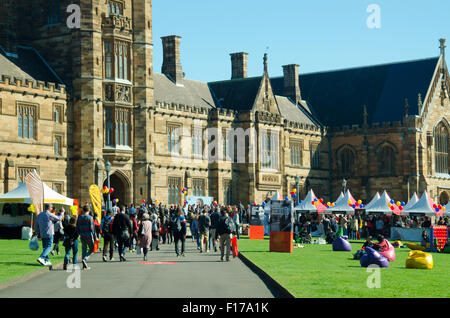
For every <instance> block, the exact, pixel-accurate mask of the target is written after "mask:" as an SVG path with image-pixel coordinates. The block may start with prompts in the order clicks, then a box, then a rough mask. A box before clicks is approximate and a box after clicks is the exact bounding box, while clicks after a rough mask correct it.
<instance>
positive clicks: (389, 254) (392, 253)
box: [379, 241, 395, 262]
mask: <svg viewBox="0 0 450 318" xmlns="http://www.w3.org/2000/svg"><path fill="white" fill-rule="evenodd" d="M388 244H389V248H388V249H387V250H386V251H384V252H379V253H380V254H381V255H383V256H384V257H386V258H387V259H388V261H389V262H393V261H395V248H394V246H393V245H392V244H391V242H389V241H388Z"/></svg>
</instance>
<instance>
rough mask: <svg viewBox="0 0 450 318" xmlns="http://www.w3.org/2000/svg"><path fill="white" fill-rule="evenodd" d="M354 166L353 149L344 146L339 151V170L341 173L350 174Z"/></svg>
mask: <svg viewBox="0 0 450 318" xmlns="http://www.w3.org/2000/svg"><path fill="white" fill-rule="evenodd" d="M354 167H355V155H354V154H353V151H352V150H350V149H348V148H345V149H343V150H341V151H340V152H339V168H340V169H339V170H340V172H341V174H342V175H350V174H352V173H353V171H354Z"/></svg>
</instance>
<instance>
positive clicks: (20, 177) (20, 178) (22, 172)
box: [17, 167, 35, 185]
mask: <svg viewBox="0 0 450 318" xmlns="http://www.w3.org/2000/svg"><path fill="white" fill-rule="evenodd" d="M34 169H35V168H23V167H19V168H17V182H18V183H19V185H21V184H22V183H24V182H25V177H26V176H27V174H29V173H30V172H33V170H34Z"/></svg>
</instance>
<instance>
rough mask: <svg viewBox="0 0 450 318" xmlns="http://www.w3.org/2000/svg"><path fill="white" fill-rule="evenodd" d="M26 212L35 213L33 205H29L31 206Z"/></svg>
mask: <svg viewBox="0 0 450 318" xmlns="http://www.w3.org/2000/svg"><path fill="white" fill-rule="evenodd" d="M28 212H31V213H34V212H36V211H35V210H34V205H32V204H31V205H30V206H29V207H28Z"/></svg>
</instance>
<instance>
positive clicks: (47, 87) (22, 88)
mask: <svg viewBox="0 0 450 318" xmlns="http://www.w3.org/2000/svg"><path fill="white" fill-rule="evenodd" d="M0 91H7V92H11V93H18V94H23V95H27V94H28V95H33V96H35V97H37V96H41V97H53V98H56V99H59V98H63V99H64V98H66V95H67V93H66V86H65V85H63V84H58V83H53V82H43V81H35V80H30V79H28V78H22V77H11V76H8V75H2V76H1V78H0Z"/></svg>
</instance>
